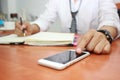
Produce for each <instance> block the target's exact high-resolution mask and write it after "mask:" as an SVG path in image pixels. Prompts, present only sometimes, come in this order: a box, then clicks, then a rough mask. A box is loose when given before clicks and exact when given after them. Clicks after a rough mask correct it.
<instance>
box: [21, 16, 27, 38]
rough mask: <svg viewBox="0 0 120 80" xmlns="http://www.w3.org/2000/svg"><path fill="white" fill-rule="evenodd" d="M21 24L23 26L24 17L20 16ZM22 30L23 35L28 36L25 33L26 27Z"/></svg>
mask: <svg viewBox="0 0 120 80" xmlns="http://www.w3.org/2000/svg"><path fill="white" fill-rule="evenodd" d="M20 25H21V26H22V25H23V21H22V17H20ZM22 32H23V36H26V34H25V28H23V29H22Z"/></svg>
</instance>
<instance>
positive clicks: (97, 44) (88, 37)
mask: <svg viewBox="0 0 120 80" xmlns="http://www.w3.org/2000/svg"><path fill="white" fill-rule="evenodd" d="M84 49H86V50H88V51H92V52H94V53H96V54H101V53H109V52H110V50H111V45H110V42H109V41H108V40H107V38H106V36H105V35H104V34H102V33H100V32H97V31H96V30H94V29H92V30H89V31H88V32H87V33H86V34H85V35H83V36H82V37H80V39H78V46H77V49H76V51H77V53H81V52H82V51H83V50H84Z"/></svg>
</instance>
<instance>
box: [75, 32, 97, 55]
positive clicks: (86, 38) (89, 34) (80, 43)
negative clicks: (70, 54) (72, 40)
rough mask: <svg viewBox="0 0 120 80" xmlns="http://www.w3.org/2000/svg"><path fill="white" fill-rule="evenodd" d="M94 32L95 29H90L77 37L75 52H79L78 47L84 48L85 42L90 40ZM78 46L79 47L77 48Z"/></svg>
mask: <svg viewBox="0 0 120 80" xmlns="http://www.w3.org/2000/svg"><path fill="white" fill-rule="evenodd" d="M94 33H95V30H90V31H88V32H87V33H86V34H85V35H84V36H83V37H82V38H81V39H79V41H78V45H77V49H76V50H78V51H77V52H78V53H80V52H79V49H81V50H84V49H85V47H86V46H87V44H88V43H89V42H90V41H91V39H92V37H93V35H94ZM78 48H79V49H78Z"/></svg>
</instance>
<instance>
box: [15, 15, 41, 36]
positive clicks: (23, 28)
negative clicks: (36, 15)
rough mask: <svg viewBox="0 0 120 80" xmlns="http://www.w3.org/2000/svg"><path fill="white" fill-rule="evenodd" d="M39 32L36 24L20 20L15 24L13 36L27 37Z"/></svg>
mask: <svg viewBox="0 0 120 80" xmlns="http://www.w3.org/2000/svg"><path fill="white" fill-rule="evenodd" d="M39 31H40V28H39V27H38V26H37V25H36V24H30V23H29V22H27V21H24V22H23V20H22V18H21V17H20V21H17V22H15V34H17V35H18V36H28V35H32V34H35V33H37V32H39Z"/></svg>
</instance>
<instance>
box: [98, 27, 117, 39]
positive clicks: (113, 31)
mask: <svg viewBox="0 0 120 80" xmlns="http://www.w3.org/2000/svg"><path fill="white" fill-rule="evenodd" d="M100 30H108V31H109V32H110V34H111V36H112V37H113V38H115V37H116V36H117V34H118V31H117V28H116V27H113V26H103V27H101V28H100Z"/></svg>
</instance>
